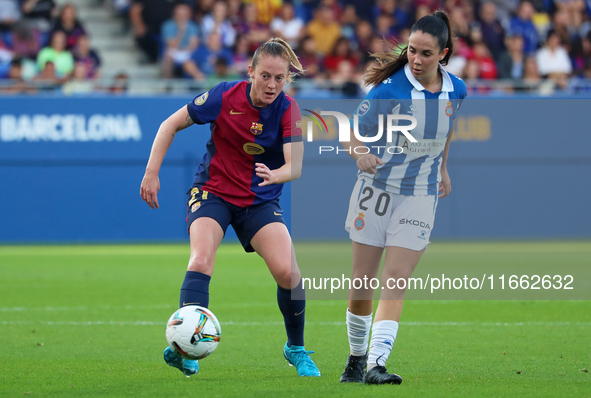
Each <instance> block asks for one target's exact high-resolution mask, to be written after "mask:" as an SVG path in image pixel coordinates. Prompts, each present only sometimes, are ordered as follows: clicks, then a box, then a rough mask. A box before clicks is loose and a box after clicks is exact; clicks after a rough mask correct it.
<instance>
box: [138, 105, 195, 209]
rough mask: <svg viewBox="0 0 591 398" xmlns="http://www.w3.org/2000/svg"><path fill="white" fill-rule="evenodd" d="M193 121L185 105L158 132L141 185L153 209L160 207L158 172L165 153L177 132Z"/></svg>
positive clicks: (144, 196) (145, 197)
mask: <svg viewBox="0 0 591 398" xmlns="http://www.w3.org/2000/svg"><path fill="white" fill-rule="evenodd" d="M193 123H194V121H193V119H192V118H191V116H190V115H189V112H188V111H187V107H186V106H183V107H182V108H181V109H179V110H178V111H176V112H175V113H173V114H172V115H171V116H170V117H169V118H168V119H166V120H165V121H164V122H162V124H161V125H160V128H159V129H158V133H156V138H154V143H153V144H152V151H151V152H150V159H149V160H148V165H147V166H146V173H145V174H144V179H143V180H142V185H141V187H140V195H141V197H142V199H143V200H144V201H145V202H146V203H147V204H148V206H150V207H151V208H152V209H157V208H159V205H158V196H157V195H158V191H159V190H160V179H159V178H158V173H159V172H160V166H162V161H163V160H164V155H166V152H167V151H168V148H170V144H172V140H174V137H175V136H176V134H177V133H178V132H179V131H181V130H183V129H185V128H187V127H189V126H190V125H192V124H193Z"/></svg>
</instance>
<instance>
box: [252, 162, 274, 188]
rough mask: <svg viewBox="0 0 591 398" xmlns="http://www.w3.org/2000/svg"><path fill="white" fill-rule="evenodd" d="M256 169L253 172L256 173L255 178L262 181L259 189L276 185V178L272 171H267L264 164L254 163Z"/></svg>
mask: <svg viewBox="0 0 591 398" xmlns="http://www.w3.org/2000/svg"><path fill="white" fill-rule="evenodd" d="M254 165H255V166H256V169H254V171H255V172H256V173H257V177H260V178H262V179H263V182H261V183H260V184H259V187H264V186H265V185H271V184H275V183H277V176H276V175H275V173H273V170H271V169H269V168H268V167H267V166H265V164H264V163H255V164H254Z"/></svg>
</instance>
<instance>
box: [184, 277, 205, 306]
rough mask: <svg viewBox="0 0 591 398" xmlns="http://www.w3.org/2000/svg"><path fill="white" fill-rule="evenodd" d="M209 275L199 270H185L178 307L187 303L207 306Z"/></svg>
mask: <svg viewBox="0 0 591 398" xmlns="http://www.w3.org/2000/svg"><path fill="white" fill-rule="evenodd" d="M210 280H211V276H209V275H205V274H202V273H201V272H195V271H187V273H186V274H185V280H184V281H183V285H182V286H181V299H180V307H181V308H183V307H185V306H187V305H200V306H201V307H205V308H207V307H208V306H209V281H210Z"/></svg>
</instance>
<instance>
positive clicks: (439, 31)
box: [410, 11, 454, 65]
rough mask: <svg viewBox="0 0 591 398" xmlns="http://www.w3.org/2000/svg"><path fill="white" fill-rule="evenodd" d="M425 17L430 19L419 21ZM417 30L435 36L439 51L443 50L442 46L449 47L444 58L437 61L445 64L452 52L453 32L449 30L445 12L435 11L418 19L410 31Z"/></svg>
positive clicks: (449, 26)
mask: <svg viewBox="0 0 591 398" xmlns="http://www.w3.org/2000/svg"><path fill="white" fill-rule="evenodd" d="M427 18H430V20H426V21H424V23H422V24H421V23H420V22H421V21H423V20H425V19H427ZM438 19H439V20H442V21H443V24H442V23H441V22H440V21H438ZM418 25H424V26H418ZM417 30H420V31H423V32H425V33H429V34H430V35H431V36H433V37H436V38H437V44H439V51H443V49H444V48H449V51H448V52H447V54H445V58H443V59H442V60H441V61H439V63H440V64H441V65H447V62H448V61H449V58H450V57H451V56H452V54H453V52H454V41H453V32H452V30H451V25H450V24H449V18H448V16H447V14H446V13H444V12H443V11H435V13H434V14H433V15H429V16H426V17H423V18H421V19H419V20H418V21H417V23H416V24H414V26H413V27H412V29H411V31H410V33H412V32H414V31H417Z"/></svg>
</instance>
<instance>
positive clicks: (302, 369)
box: [283, 343, 320, 377]
mask: <svg viewBox="0 0 591 398" xmlns="http://www.w3.org/2000/svg"><path fill="white" fill-rule="evenodd" d="M313 353H314V351H306V349H305V348H304V347H303V346H297V345H292V346H291V347H288V346H287V343H285V347H283V356H284V357H285V359H286V360H287V362H289V366H295V367H296V370H297V371H298V376H308V377H320V371H319V370H318V368H317V367H316V364H315V363H314V361H312V358H310V355H309V354H313Z"/></svg>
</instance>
